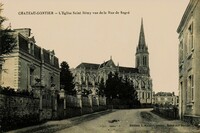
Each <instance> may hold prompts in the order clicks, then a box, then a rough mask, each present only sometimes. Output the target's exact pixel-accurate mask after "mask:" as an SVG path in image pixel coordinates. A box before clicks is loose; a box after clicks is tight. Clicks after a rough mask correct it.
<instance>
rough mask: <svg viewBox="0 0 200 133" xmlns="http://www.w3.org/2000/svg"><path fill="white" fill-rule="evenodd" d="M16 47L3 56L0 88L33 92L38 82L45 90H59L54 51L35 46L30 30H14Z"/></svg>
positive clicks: (58, 70)
mask: <svg viewBox="0 0 200 133" xmlns="http://www.w3.org/2000/svg"><path fill="white" fill-rule="evenodd" d="M13 34H14V36H15V38H16V42H17V43H16V44H17V45H16V47H15V49H14V50H13V52H12V53H10V54H8V55H4V56H3V60H4V61H3V62H2V63H1V68H2V69H1V70H2V71H1V75H0V76H1V78H0V79H1V81H0V83H1V86H9V87H11V88H14V89H15V90H17V89H19V90H23V89H24V90H29V91H31V90H33V88H34V85H35V84H36V83H37V81H38V80H41V86H43V87H45V88H49V89H50V88H51V87H52V86H54V88H60V69H59V62H58V58H57V57H56V56H55V53H54V51H49V50H46V49H43V48H41V47H39V46H37V45H36V44H35V43H36V42H35V39H34V37H30V34H31V29H28V28H24V29H15V30H14V33H13ZM37 79H38V80H37Z"/></svg>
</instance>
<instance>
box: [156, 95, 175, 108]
mask: <svg viewBox="0 0 200 133" xmlns="http://www.w3.org/2000/svg"><path fill="white" fill-rule="evenodd" d="M154 100H155V101H154V104H159V105H178V96H176V95H175V94H174V92H172V93H171V92H158V93H156V94H154Z"/></svg>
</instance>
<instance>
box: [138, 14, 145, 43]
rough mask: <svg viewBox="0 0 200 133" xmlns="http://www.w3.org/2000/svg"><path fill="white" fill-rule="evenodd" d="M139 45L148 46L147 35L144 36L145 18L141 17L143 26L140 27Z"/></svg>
mask: <svg viewBox="0 0 200 133" xmlns="http://www.w3.org/2000/svg"><path fill="white" fill-rule="evenodd" d="M138 45H139V46H146V42H145V36H144V26H143V18H142V19H141V28H140V36H139V43H138Z"/></svg>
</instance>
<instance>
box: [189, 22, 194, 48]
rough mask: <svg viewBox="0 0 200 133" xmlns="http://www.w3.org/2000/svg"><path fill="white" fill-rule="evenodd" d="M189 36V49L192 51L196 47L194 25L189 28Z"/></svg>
mask: <svg viewBox="0 0 200 133" xmlns="http://www.w3.org/2000/svg"><path fill="white" fill-rule="evenodd" d="M188 31H189V34H188V43H189V44H188V45H189V46H188V47H189V50H190V51H191V50H192V49H193V48H194V46H193V23H191V24H190V26H189V28H188Z"/></svg>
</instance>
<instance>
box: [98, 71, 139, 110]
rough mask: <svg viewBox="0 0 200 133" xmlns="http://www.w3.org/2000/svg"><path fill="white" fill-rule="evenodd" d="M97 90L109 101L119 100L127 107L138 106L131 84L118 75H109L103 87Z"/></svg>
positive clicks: (135, 93) (135, 92)
mask: <svg viewBox="0 0 200 133" xmlns="http://www.w3.org/2000/svg"><path fill="white" fill-rule="evenodd" d="M99 88H100V90H101V91H102V92H104V93H105V95H106V97H107V98H108V99H110V100H112V99H119V100H120V101H121V103H122V104H124V105H129V107H133V106H135V105H139V104H140V102H139V100H138V97H137V91H136V90H135V88H134V87H133V85H132V84H131V82H130V81H129V80H128V79H127V78H126V79H122V77H120V76H119V75H118V73H115V74H112V73H109V74H108V79H107V81H106V85H105V87H99Z"/></svg>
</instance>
